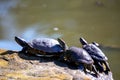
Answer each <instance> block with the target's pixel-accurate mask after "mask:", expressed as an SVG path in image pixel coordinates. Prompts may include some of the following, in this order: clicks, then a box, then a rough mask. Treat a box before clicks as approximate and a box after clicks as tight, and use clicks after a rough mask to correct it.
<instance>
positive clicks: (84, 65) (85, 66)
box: [83, 64, 87, 74]
mask: <svg viewBox="0 0 120 80" xmlns="http://www.w3.org/2000/svg"><path fill="white" fill-rule="evenodd" d="M83 67H84V69H83V70H84V72H85V74H87V71H86V68H87V65H86V64H83Z"/></svg>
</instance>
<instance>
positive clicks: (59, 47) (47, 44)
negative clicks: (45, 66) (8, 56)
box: [15, 36, 67, 56]
mask: <svg viewBox="0 0 120 80" xmlns="http://www.w3.org/2000/svg"><path fill="white" fill-rule="evenodd" d="M15 41H16V42H17V43H18V44H19V45H20V46H22V47H23V48H22V50H21V51H20V52H22V53H29V54H35V55H37V56H59V55H61V54H62V53H63V52H64V51H65V50H64V49H67V46H66V44H65V43H64V41H63V40H61V39H58V40H55V39H51V38H37V39H33V40H32V41H31V42H26V41H25V40H24V39H22V38H20V37H16V36H15ZM59 42H60V43H59Z"/></svg>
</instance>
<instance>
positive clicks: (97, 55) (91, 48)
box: [80, 38, 110, 74]
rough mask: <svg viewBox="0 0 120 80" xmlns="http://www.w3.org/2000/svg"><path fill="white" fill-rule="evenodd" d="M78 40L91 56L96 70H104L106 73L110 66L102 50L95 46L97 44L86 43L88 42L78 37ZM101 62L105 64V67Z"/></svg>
mask: <svg viewBox="0 0 120 80" xmlns="http://www.w3.org/2000/svg"><path fill="white" fill-rule="evenodd" d="M80 42H81V44H82V45H83V49H85V50H86V51H87V52H88V53H89V54H90V56H91V57H92V58H93V60H94V64H95V66H96V68H97V69H98V71H99V72H105V73H106V74H108V72H109V71H110V67H109V64H108V62H107V60H108V58H107V57H106V56H105V54H104V53H103V52H102V50H101V49H100V48H99V47H97V45H98V44H95V43H91V44H88V42H87V41H86V40H85V39H84V38H80ZM103 64H104V65H105V68H104V66H103Z"/></svg>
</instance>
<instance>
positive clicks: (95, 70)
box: [92, 65, 99, 77]
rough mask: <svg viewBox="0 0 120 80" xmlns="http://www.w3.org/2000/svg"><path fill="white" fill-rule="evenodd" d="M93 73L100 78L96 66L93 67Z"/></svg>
mask: <svg viewBox="0 0 120 80" xmlns="http://www.w3.org/2000/svg"><path fill="white" fill-rule="evenodd" d="M92 71H93V72H94V73H95V76H96V77H98V76H99V73H98V72H97V69H96V67H95V65H92Z"/></svg>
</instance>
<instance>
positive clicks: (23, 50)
mask: <svg viewBox="0 0 120 80" xmlns="http://www.w3.org/2000/svg"><path fill="white" fill-rule="evenodd" d="M19 53H27V48H26V47H23V48H22V50H21V51H19Z"/></svg>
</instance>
